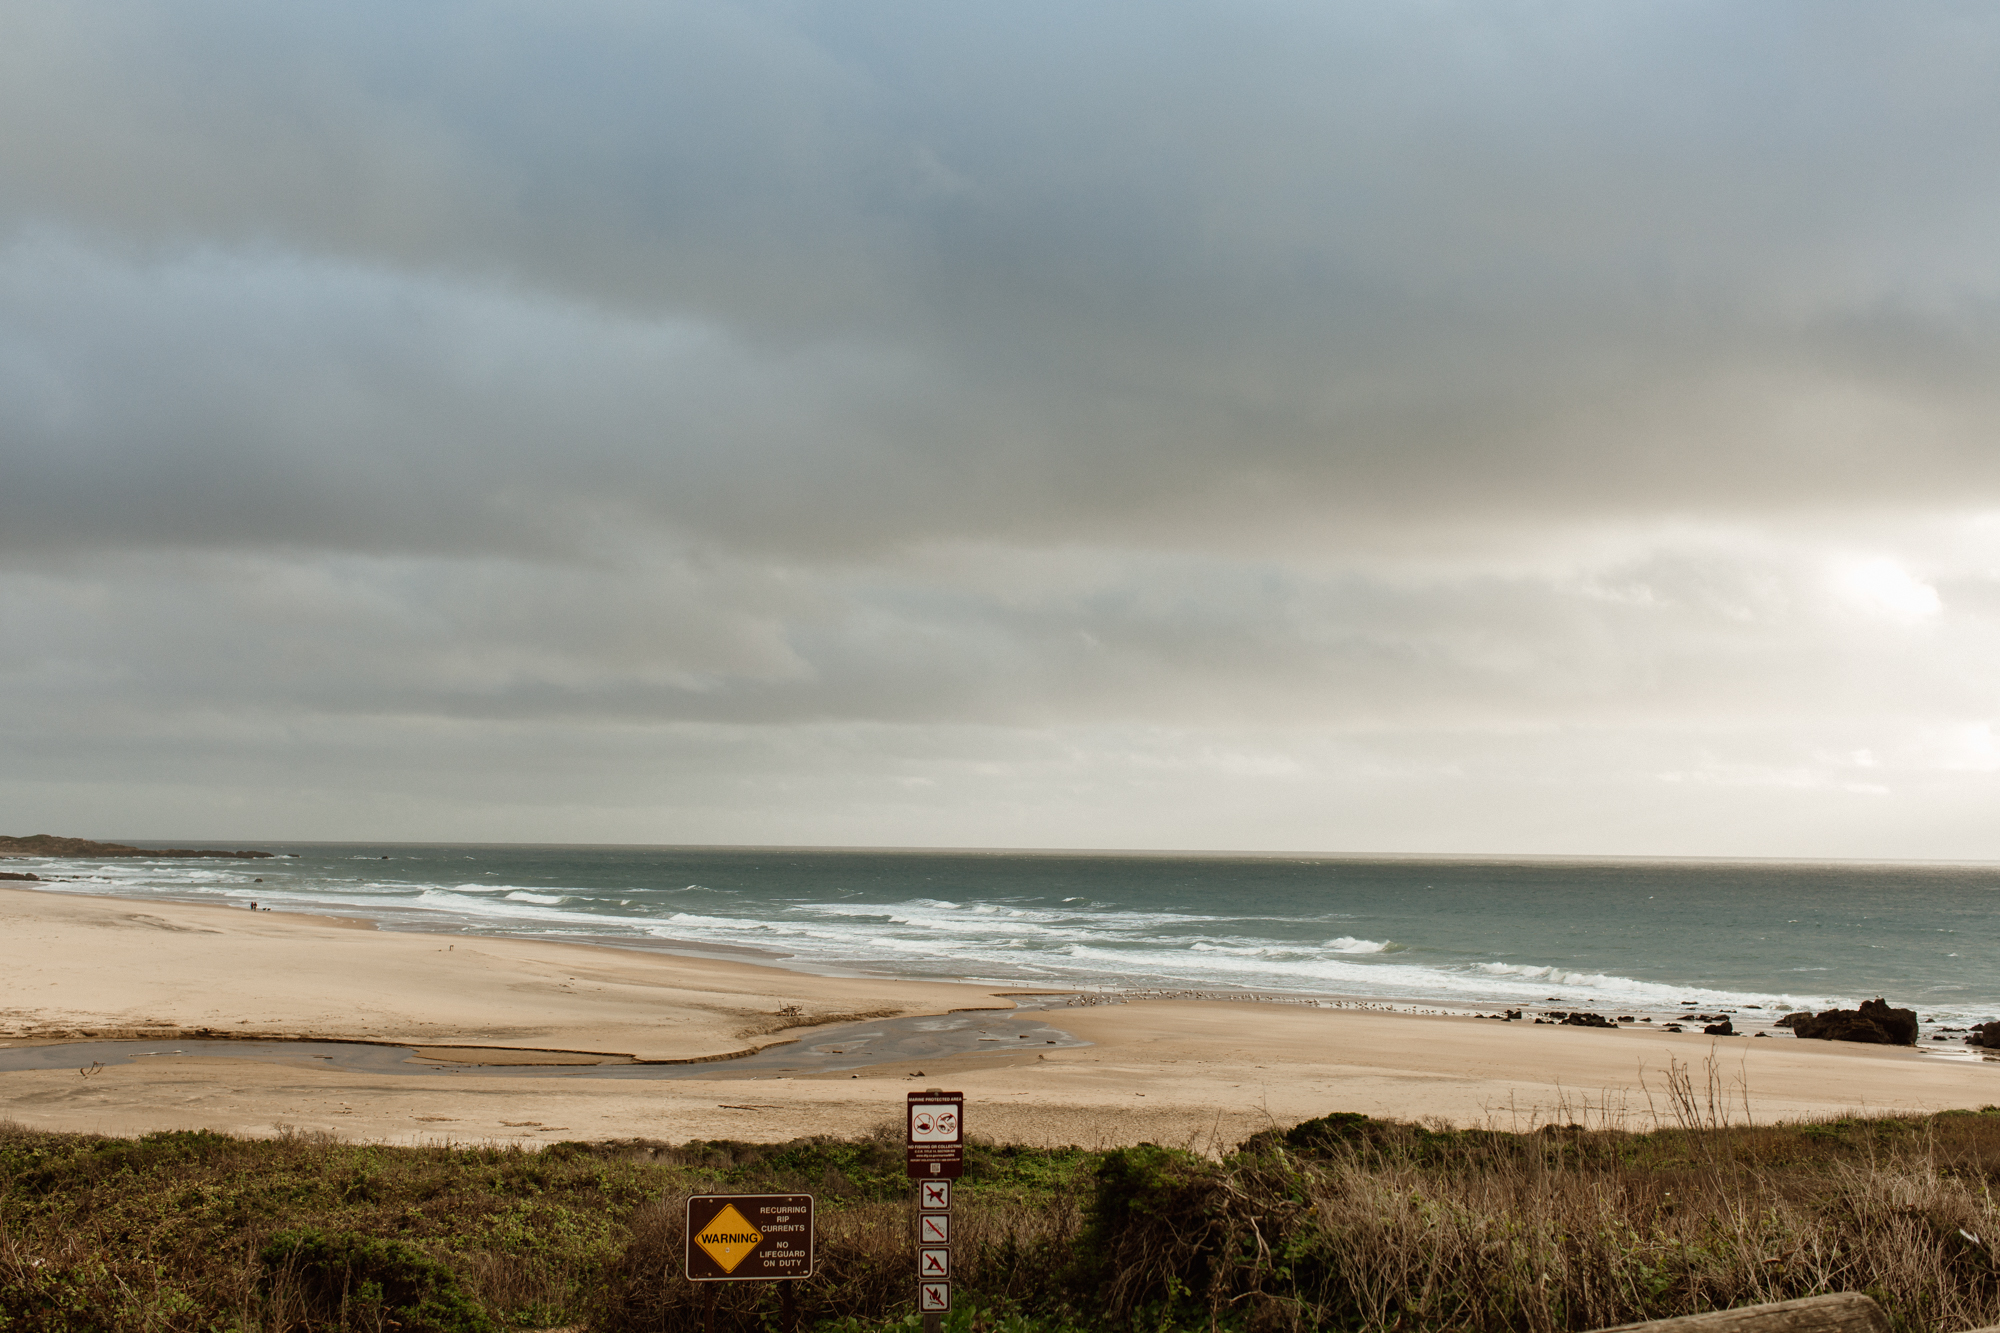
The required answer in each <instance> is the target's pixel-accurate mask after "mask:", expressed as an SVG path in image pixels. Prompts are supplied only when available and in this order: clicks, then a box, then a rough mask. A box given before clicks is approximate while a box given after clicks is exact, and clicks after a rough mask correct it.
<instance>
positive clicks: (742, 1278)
mask: <svg viewBox="0 0 2000 1333" xmlns="http://www.w3.org/2000/svg"><path fill="white" fill-rule="evenodd" d="M686 1271H687V1275H688V1280H689V1281H690V1282H785V1283H791V1282H800V1281H803V1280H805V1279H806V1278H809V1277H811V1276H812V1274H813V1196H812V1195H810V1194H697V1195H694V1196H693V1197H692V1198H690V1199H689V1200H688V1201H687V1268H686ZM783 1291H784V1311H783V1320H784V1326H785V1328H786V1329H787V1330H790V1329H794V1328H796V1327H797V1326H798V1302H797V1301H796V1300H794V1299H793V1294H792V1288H791V1287H790V1286H786V1287H784V1288H783ZM708 1326H709V1330H710V1333H714V1329H715V1288H713V1287H710V1288H709V1289H708Z"/></svg>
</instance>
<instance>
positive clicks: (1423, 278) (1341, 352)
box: [0, 3, 2000, 855]
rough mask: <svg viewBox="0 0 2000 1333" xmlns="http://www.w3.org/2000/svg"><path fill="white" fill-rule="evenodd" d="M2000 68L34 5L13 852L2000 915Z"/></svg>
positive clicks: (1411, 30) (1683, 37) (8, 111)
mask: <svg viewBox="0 0 2000 1333" xmlns="http://www.w3.org/2000/svg"><path fill="white" fill-rule="evenodd" d="M1996 55H2000V17H1996V16H1994V15H1993V14H1992V13H1991V12H1990V11H1988V10H1986V9H1984V8H1981V7H1977V6H1971V5H1945V4H1934V5H1921V6H1916V7H1913V8H1903V9H1899V10H1897V11H1895V12H1894V13H1890V12H1887V11H1883V10H1880V9H1879V8H1877V7H1870V6H1861V5H1843V4H1811V5H1808V4H1796V5H1772V6H1765V7H1762V8H1758V9H1754V10H1746V9H1744V8H1742V7H1741V6H1730V5H1721V4H1712V5H1702V4H1692V5H1691V4H1656V5H1644V4H1641V5H1630V6H1621V7H1617V8H1615V9H1607V8H1605V7H1603V6H1599V5H1585V4H1576V5H1533V6H1530V5H1518V6H1503V7H1499V8H1496V7H1494V6H1491V5H1449V4H1445V5H1407V6H1390V7H1368V8H1355V7H1347V8H1338V7H1336V8H1327V7H1323V6H1302V5H1286V4H1265V5H1251V6H1236V7H1229V8H1226V9H1223V8H1214V7H1194V6H1168V7H1164V8H1163V7H1161V6H1158V5H1150V6H1145V7H1139V6H1100V7H1096V8H1094V9H1089V10H1087V11H1081V12H1080V11H1077V10H1076V9H1074V8H1073V7H1067V6H1058V5H1046V4H1031V5H1015V6H1005V7H989V8H987V9H984V10H977V9H959V10H950V9H946V10H938V9H936V8H932V7H922V6H914V5H905V6H878V7H874V8H870V9H860V10H857V9H856V8H854V7H852V6H837V5H804V4H800V5H778V4H773V5H731V6H725V5H681V6H637V5H613V4H603V5H578V6H567V7H564V8H562V9H561V10H552V9H549V8H547V7H545V6H530V5H514V6H507V5H482V6H478V7H472V6H460V5H449V4H439V5H432V6H425V7H422V8H419V9H411V8H410V7H407V6H390V5H374V6H371V5H352V6H323V7H318V8H305V7H291V8H286V9H279V10H272V9H269V8H266V7H255V6H245V5H239V4H220V3H213V4H175V5H152V6H148V5H131V6H120V7H117V8H115V9H113V8H107V7H103V6H99V5H91V4H76V5H61V4H51V5H46V6H35V7H31V8H24V9H21V10H18V11H16V12H13V13H10V14H9V15H7V16H6V17H5V18H4V19H0V124H6V125H8V126H10V127H13V132H11V133H8V134H6V135H0V469H4V473H3V474H0V481H4V484H0V611H4V614H5V625H6V627H7V633H6V634H5V636H4V642H0V704H4V706H5V713H6V715H7V716H8V717H10V718H12V719H14V720H13V721H12V722H10V723H6V724H0V743H4V744H5V745H6V747H7V748H8V749H9V750H10V751H12V752H13V753H15V754H17V755H20V756H24V757H27V759H28V762H25V763H24V764H22V765H19V766H17V768H18V769H19V776H17V777H15V778H13V779H9V780H4V781H0V801H4V802H5V803H6V805H5V807H0V808H12V809H15V810H16V811H19V812H21V813H20V814H18V815H17V822H18V820H20V819H26V820H27V822H29V823H40V824H48V825H50V826H51V827H54V826H56V825H58V824H61V825H65V826H71V825H74V824H75V822H76V819H77V818H80V817H82V816H81V815H80V814H79V815H75V816H72V814H71V812H83V813H86V814H88V815H89V816H90V818H91V819H94V820H97V821H98V823H97V824H96V826H95V831H99V832H113V833H121V832H122V833H126V834H130V835H133V836H138V835H141V834H144V833H147V832H166V833H171V832H176V831H194V830H195V829H204V830H213V831H216V832H224V831H235V832H237V833H238V835H239V836H256V835H258V834H260V833H263V832H271V833H277V834H287V835H290V834H300V835H303V834H318V835H325V836H334V835H342V834H346V835H351V836H378V835H379V832H380V831H381V830H382V829H383V827H384V821H387V822H388V823H390V824H393V825H394V831H396V832H399V833H401V834H402V835H404V836H438V837H448V836H475V835H476V836H516V837H544V838H560V837H566V836H576V837H615V838H621V839H630V840H652V839H677V840H696V841H711V840H748V841H767V840H776V841H788V840H798V839H805V840H812V841H877V842H879V841H889V842H939V841H943V842H1013V843H1027V844H1044V843H1070V844H1076V843H1083V844H1099V845H1101V844H1105V843H1119V842H1141V843H1153V844H1159V843H1162V842H1167V843H1181V844H1185V843H1196V844H1210V845H1232V846H1294V847H1349V848H1361V849H1366V848H1369V847H1375V848H1411V849H1418V848H1425V847H1436V848H1450V849H1458V850H1478V849H1513V850H1523V849H1537V850H1555V851H1561V850H1598V851H1612V850H1629V851H1730V852H1735V851H1754V852H1800V853H1811V852H1826V853H1836V852H1837V853H1847V854H1869V853H1882V854H1892V853H1893V854H1900V855H1924V854H1951V855H2000V845H1996V844H1994V843H1992V842H1991V841H1989V840H1986V835H1984V834H1983V833H1981V832H1979V831H1978V829H1976V828H1974V827H1973V826H1972V825H1971V824H1970V823H1967V822H1962V821H1961V822H1954V821H1959V820H1960V816H1958V815H1955V814H1951V813H1949V812H1952V811H1958V810H1971V809H1976V808H1977V806H1978V802H1979V800H1980V799H1984V797H1986V796H1987V795H1990V794H1991V793H1990V783H1991V782H1992V778H1991V773H1992V771H1993V769H1994V767H1995V766H1996V765H1995V763H1994V752H1993V750H1992V733H1991V729H1990V725H1989V723H1990V719H1991V717H1992V715H1993V713H1994V711H1995V707H1994V700H1993V698H1992V691H1991V690H1990V688H1989V687H1988V685H1987V684H1986V676H1987V667H1988V664H1989V663H1991V662H1992V661H1993V653H1994V649H1995V647H1996V646H2000V615H1996V612H2000V527H1996V526H1995V525H1994V523H1993V521H1992V520H1991V519H1990V518H1989V517H1988V516H1989V515H1990V514H1993V513H1994V512H1996V511H2000V450H1996V449H1995V448H1994V447H1993V441H1994V440H1995V438H1996V429H1995V428H1996V426H2000V398H1996V386H2000V373H1996V372H2000V364H1996V361H2000V252H1996V251H1995V249H1994V247H1993V245H1992V241H1991V238H1992V237H1993V236H1994V235H1995V234H2000V177H1996V176H1995V175H1994V173H1993V172H1992V170H1991V163H1992V162H1993V161H1994V160H1995V159H1996V157H2000V93H1996V92H1995V86H1994V82H1993V79H1992V77H1991V74H1992V70H1993V68H1994V67H1995V63H1996V62H1995V57H1996ZM412 734H424V735H426V736H430V737H432V740H431V741H430V742H429V743H428V745H427V747H425V748H424V751H423V757H421V758H418V757H417V756H415V755H413V753H412V752H411V750H410V748H409V743H408V740H407V738H408V737H409V736H410V735H412ZM635 737H643V738H644V739H643V742H642V741H640V740H636V739H634V738H635ZM163 756H178V757H179V758H178V760H177V761H175V762H174V763H170V764H168V768H171V769H173V770H174V771H175V772H176V773H177V775H178V776H177V778H175V779H172V780H169V779H168V778H166V777H163V776H160V773H161V772H162V771H163V770H160V769H158V768H157V767H156V764H157V763H161V762H165V760H164V759H163V758H162V757H163ZM554 756H567V757H566V758H564V759H562V760H561V761H560V762H558V761H557V760H556V759H555V758H554ZM1857 756H1861V757H1857ZM530 769H532V770H533V772H534V774H535V776H534V778H532V779H531V778H529V777H525V776H517V777H515V778H510V779H507V780H505V781H502V780H499V779H496V778H495V777H494V776H493V775H494V774H495V773H502V772H506V773H515V774H520V773H522V772H524V771H525V770H530ZM666 770H671V771H672V773H673V774H674V777H673V780H672V781H671V782H664V781H660V780H656V779H657V776H658V774H659V773H661V772H662V771H666ZM246 771H254V772H256V773H257V774H259V777H258V778H257V779H256V781H255V782H254V783H252V784H251V788H252V789H251V790H248V791H244V792H237V791H236V788H235V786H234V785H233V784H235V783H237V782H238V780H239V775H240V774H242V773H244V772H246ZM417 774H421V775H422V776H421V778H419V777H417V776H414V775H417ZM149 775H150V776H149ZM649 775H650V776H649ZM176 781H177V782H179V783H182V784H184V785H185V786H186V788H187V792H188V793H192V794H176V793H174V792H172V791H170V790H169V788H170V787H171V786H172V784H173V782H176ZM7 783H11V784H12V785H11V786H10V785H7ZM404 788H408V789H409V790H410V792H412V793H417V794H414V795H410V796H408V797H406V798H401V799H398V800H395V801H392V802H389V803H388V806H387V808H384V807H382V806H381V805H380V804H379V803H378V802H377V801H376V800H375V797H374V795H373V793H377V792H380V791H383V790H403V789H404ZM502 789H504V790H502ZM610 789H618V790H622V791H624V792H625V793H627V795H626V796H623V797H618V798H616V799H613V798H611V797H610V796H608V795H607V791H608V790H610ZM306 792H313V793H316V795H315V796H314V798H313V799H311V800H307V799H305V797H304V796H303V795H302V793H306ZM1607 792H1616V793H1619V794H1620V795H1619V796H1618V799H1617V800H1616V801H1611V802H1610V804H1609V805H1607V801H1608V800H1609V798H1608V797H1605V796H1604V795H1603V793H1607ZM203 793H207V794H208V796H207V797H204V796H203ZM229 793H236V794H233V795H232V794H229ZM633 793H642V794H640V795H633ZM912 793H916V794H917V795H912ZM1746 793H1747V794H1746ZM919 796H920V797H921V799H919ZM209 798H212V799H209ZM204 800H206V801H207V803H206V804H204ZM1857 803H1858V804H1857ZM204 809H208V810H217V811H222V810H227V811H229V812H230V813H229V814H228V815H227V816H226V817H224V816H223V815H220V814H218V815H217V820H218V821H219V822H209V821H206V820H204V819H203V818H202V816H201V814H200V812H201V811H202V810H204ZM1566 809H1568V810H1571V811H1573V813H1570V814H1565V813H1563V812H1564V810H1566ZM1740 812H1749V813H1740ZM1759 812H1761V813H1759ZM30 814H33V815H34V816H35V817H34V818H29V815H30ZM1092 830H1101V833H1094V832H1093V831H1092ZM18 831H26V830H25V828H24V829H22V830H18Z"/></svg>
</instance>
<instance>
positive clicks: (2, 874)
mask: <svg viewBox="0 0 2000 1333" xmlns="http://www.w3.org/2000/svg"><path fill="white" fill-rule="evenodd" d="M41 878H42V877H41V876H40V875H19V874H16V873H14V872H13V871H11V870H0V879H32V880H34V881H35V882H36V883H40V882H41Z"/></svg>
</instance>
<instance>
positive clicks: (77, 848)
mask: <svg viewBox="0 0 2000 1333" xmlns="http://www.w3.org/2000/svg"><path fill="white" fill-rule="evenodd" d="M271 855H272V853H270V852H218V851H196V850H194V849H192V848H187V847H166V848H160V847H128V846H126V845H125V844H124V843H122V842H92V841H91V840H90V839H88V838H59V837H57V836H56V835H55V834H53V833H33V834H30V835H28V836H27V837H25V838H10V837H7V836H6V835H5V834H0V856H97V857H114V856H148V857H154V856H231V857H235V858H237V859H239V860H244V861H258V860H268V859H269V858H270V857H271Z"/></svg>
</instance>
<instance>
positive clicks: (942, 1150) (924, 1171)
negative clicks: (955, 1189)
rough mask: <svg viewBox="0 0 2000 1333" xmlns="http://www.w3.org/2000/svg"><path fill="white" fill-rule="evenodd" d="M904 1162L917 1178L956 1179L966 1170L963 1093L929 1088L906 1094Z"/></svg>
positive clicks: (910, 1172)
mask: <svg viewBox="0 0 2000 1333" xmlns="http://www.w3.org/2000/svg"><path fill="white" fill-rule="evenodd" d="M906 1114H907V1115H908V1120H907V1121H906V1131H905V1134H904V1137H903V1143H904V1149H903V1152H904V1166H905V1167H906V1169H907V1170H908V1171H909V1174H910V1175H911V1176H913V1177H917V1178H929V1179H932V1180H957V1179H958V1178H959V1177H960V1176H962V1175H964V1174H965V1094H964V1093H962V1092H943V1091H940V1090H939V1089H937V1088H930V1089H927V1090H926V1091H924V1092H913V1093H911V1094H910V1096H909V1104H908V1107H907V1111H906Z"/></svg>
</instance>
